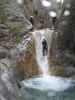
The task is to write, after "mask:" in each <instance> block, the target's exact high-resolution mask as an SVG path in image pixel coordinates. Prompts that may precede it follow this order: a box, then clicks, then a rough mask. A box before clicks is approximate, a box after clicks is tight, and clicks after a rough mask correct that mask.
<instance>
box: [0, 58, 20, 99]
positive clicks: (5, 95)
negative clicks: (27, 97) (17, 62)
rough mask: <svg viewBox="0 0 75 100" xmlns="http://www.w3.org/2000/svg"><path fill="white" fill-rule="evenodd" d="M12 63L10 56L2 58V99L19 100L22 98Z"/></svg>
mask: <svg viewBox="0 0 75 100" xmlns="http://www.w3.org/2000/svg"><path fill="white" fill-rule="evenodd" d="M11 63H12V62H11V60H9V59H8V58H3V59H0V100H17V99H18V100H19V99H20V98H21V94H20V90H19V88H18V85H17V83H16V78H15V76H14V73H13V70H12V69H13V67H11V66H12V64H11Z"/></svg>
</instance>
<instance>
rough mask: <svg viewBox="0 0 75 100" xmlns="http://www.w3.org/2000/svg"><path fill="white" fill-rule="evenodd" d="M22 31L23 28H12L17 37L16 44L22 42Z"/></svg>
mask: <svg viewBox="0 0 75 100" xmlns="http://www.w3.org/2000/svg"><path fill="white" fill-rule="evenodd" d="M21 31H22V26H15V27H13V28H12V27H10V32H12V33H15V36H16V43H19V42H20V40H21V37H20V34H19V33H21Z"/></svg>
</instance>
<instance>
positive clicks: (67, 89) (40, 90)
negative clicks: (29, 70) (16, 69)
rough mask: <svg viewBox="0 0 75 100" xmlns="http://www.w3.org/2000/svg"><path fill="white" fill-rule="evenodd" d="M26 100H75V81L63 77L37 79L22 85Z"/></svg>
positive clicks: (24, 82)
mask: <svg viewBox="0 0 75 100" xmlns="http://www.w3.org/2000/svg"><path fill="white" fill-rule="evenodd" d="M21 85H22V88H21V91H22V95H23V98H24V100H75V81H74V80H71V79H65V78H61V77H54V76H50V77H37V78H32V79H29V80H24V81H22V83H21Z"/></svg>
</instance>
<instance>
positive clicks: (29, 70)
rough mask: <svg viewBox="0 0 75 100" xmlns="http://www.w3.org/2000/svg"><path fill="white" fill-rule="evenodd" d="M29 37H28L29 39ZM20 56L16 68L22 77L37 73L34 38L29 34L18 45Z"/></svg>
mask: <svg viewBox="0 0 75 100" xmlns="http://www.w3.org/2000/svg"><path fill="white" fill-rule="evenodd" d="M29 38H30V39H29ZM18 50H19V52H20V54H19V55H20V56H19V58H18V65H17V68H18V69H19V71H20V73H21V75H22V76H23V77H24V78H29V77H33V76H35V75H38V74H39V69H38V64H37V62H36V54H35V45H34V39H33V37H32V35H31V34H30V35H29V36H28V38H26V39H25V40H23V41H22V44H20V46H19V47H18Z"/></svg>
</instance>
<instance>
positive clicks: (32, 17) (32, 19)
mask: <svg viewBox="0 0 75 100" xmlns="http://www.w3.org/2000/svg"><path fill="white" fill-rule="evenodd" d="M29 21H30V22H31V24H32V29H31V30H33V29H34V16H30V19H29Z"/></svg>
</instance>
